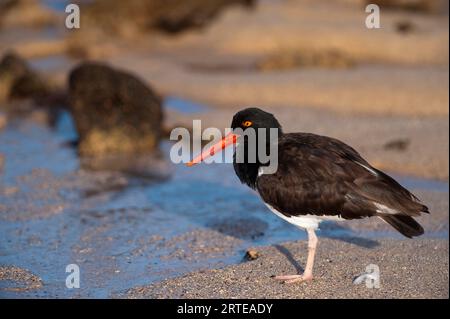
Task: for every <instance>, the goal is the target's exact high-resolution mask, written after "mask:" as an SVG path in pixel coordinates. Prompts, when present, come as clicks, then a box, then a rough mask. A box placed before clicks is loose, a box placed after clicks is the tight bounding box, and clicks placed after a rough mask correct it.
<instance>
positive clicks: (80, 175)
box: [0, 0, 449, 299]
mask: <svg viewBox="0 0 450 319" xmlns="http://www.w3.org/2000/svg"><path fill="white" fill-rule="evenodd" d="M31 2H33V1H31ZM31 2H30V3H31ZM394 2H396V1H394ZM400 2H401V1H400ZM419 2H420V3H422V1H419ZM423 2H424V3H428V2H429V3H431V4H429V6H428V5H425V6H424V7H419V8H415V9H414V10H410V9H408V8H406V9H405V8H404V7H401V6H400V7H399V8H396V9H392V8H390V9H389V8H386V9H384V8H383V9H382V28H381V29H376V30H369V29H367V28H366V27H365V26H364V19H365V17H366V13H365V11H364V4H365V1H362V0H361V1H360V0H336V1H312V0H301V1H290V0H280V1H267V0H260V1H257V4H256V5H255V6H254V7H249V8H243V7H241V6H230V7H229V8H226V9H223V10H222V11H221V12H220V14H217V15H216V16H214V17H213V18H211V21H210V22H208V23H207V24H206V25H205V26H202V27H194V28H192V29H191V28H187V29H186V30H183V32H179V33H174V34H172V33H167V32H162V31H161V30H158V29H151V28H150V29H148V30H147V29H145V30H135V29H134V28H136V26H135V25H133V23H131V24H129V23H128V22H129V21H128V22H121V23H123V24H121V23H118V24H117V30H115V32H116V31H117V32H116V33H117V34H111V33H108V32H106V33H104V32H105V30H103V29H102V28H105V25H103V23H106V22H108V16H107V13H105V17H103V16H102V17H100V16H99V19H98V21H96V19H93V20H88V19H87V20H85V21H89V22H86V25H83V26H82V27H81V29H79V30H70V31H68V30H67V29H65V27H64V25H63V24H62V21H63V20H64V19H63V18H64V7H61V6H60V5H58V6H56V5H54V6H51V7H47V6H44V5H42V4H41V3H40V2H39V1H36V2H34V4H33V7H30V8H29V9H30V10H29V15H28V16H27V17H26V19H25V18H23V17H22V15H21V14H20V10H19V9H20V7H19V9H17V10H14V9H11V10H10V11H7V10H6V11H4V12H3V11H2V10H3V9H2V8H0V19H2V20H1V22H2V23H0V60H1V58H2V57H3V56H4V55H5V54H6V53H8V52H15V53H17V54H18V56H20V57H21V58H23V61H26V63H28V66H29V69H30V70H31V71H29V73H30V74H31V75H32V76H31V79H32V80H33V81H34V80H36V79H37V80H36V81H37V82H38V84H39V83H41V82H42V83H44V84H45V89H46V90H48V91H50V92H51V94H50V95H49V96H46V98H44V99H42V98H41V99H35V98H34V97H33V96H31V97H30V96H25V97H24V98H23V97H22V98H15V99H13V98H9V97H8V91H9V90H11V92H12V91H13V89H14V85H13V84H11V80H10V79H9V78H8V76H3V75H2V74H0V234H1V235H0V252H1V253H0V298H292V299H300V298H339V299H340V298H345V299H346V298H387V299H390V298H395V299H399V298H425V299H429V298H430V299H434V298H437V299H442V298H448V297H449V292H448V283H449V278H448V277H449V271H448V269H449V268H448V263H449V261H448V256H449V251H448V230H449V219H448V218H449V197H448V196H449V188H448V180H449V135H448V132H449V117H448V116H449V109H448V104H449V90H448V85H449V60H448V38H449V30H448V3H447V2H446V1H423ZM24 3H25V5H29V3H28V4H27V3H26V1H25V2H24ZM21 5H23V4H21ZM34 5H36V6H34ZM441 5H443V7H442V8H441ZM86 10H87V9H86ZM181 11H182V10H181ZM197 11H198V10H197ZM86 12H87V11H86ZM94 12H95V11H94ZM94 17H95V14H94ZM138 18H139V17H137V20H139V19H138ZM103 19H104V20H103ZM200 20H201V19H200ZM105 21H106V22H105ZM202 21H203V20H202ZM90 23H93V24H90ZM96 23H97V25H96ZM130 25H131V26H130ZM84 26H85V27H84ZM132 27H133V28H132ZM166 27H167V26H166ZM166 31H167V30H166ZM113 33H114V32H113ZM85 61H97V62H101V63H104V64H105V65H108V66H111V67H114V68H117V70H121V71H124V72H129V73H130V74H131V75H133V76H136V78H137V79H139V81H142V83H143V84H144V85H147V86H148V87H149V88H151V89H152V91H154V92H155V97H154V101H159V100H160V101H161V108H162V110H163V113H164V115H163V121H162V122H161V128H162V132H161V135H162V136H163V138H162V139H161V141H160V143H159V147H158V148H157V149H156V150H154V153H152V154H150V155H148V154H144V155H142V154H140V153H138V152H136V153H131V154H125V155H122V157H119V158H114V160H112V161H110V162H109V161H108V158H107V160H106V161H105V162H106V163H107V164H108V165H110V166H108V165H104V164H105V162H102V161H100V160H99V161H98V162H96V161H95V159H92V158H86V157H82V156H81V154H80V147H79V144H78V143H79V133H80V132H79V128H80V123H76V120H77V118H76V116H74V115H73V109H72V108H71V107H70V105H71V104H73V101H72V100H71V99H73V95H70V94H69V93H70V92H69V91H70V89H71V88H70V87H69V86H70V85H69V74H70V72H71V70H73V68H74V67H75V66H76V65H78V64H80V63H82V62H85ZM5 74H6V73H5ZM33 81H31V84H33V83H35V82H33ZM19 83H20V82H19ZM23 83H25V85H23ZM28 84H29V82H26V81H25V82H22V85H23V86H24V87H25V88H27V85H28ZM31 86H32V85H31ZM16 89H17V88H16ZM20 89H21V87H20V86H19V90H18V91H19V93H22V91H26V90H20ZM123 91H124V92H125V93H124V92H122V94H123V95H122V97H123V96H125V97H126V98H128V97H129V96H131V97H133V94H130V92H128V91H126V90H123ZM38 93H39V92H38ZM45 93H48V92H47V91H46V92H45ZM133 93H134V92H133ZM95 95H96V94H95V93H94V94H93V96H94V98H95ZM99 95H100V94H99ZM11 96H13V94H11ZM116 100H117V99H116ZM137 100H139V98H137ZM111 101H114V99H111ZM111 103H113V102H111ZM155 104H157V103H156V102H155ZM95 105H97V104H95ZM247 106H258V107H261V108H263V109H264V110H266V111H268V112H271V113H273V114H274V115H275V116H276V118H277V119H278V120H279V121H280V123H281V124H282V126H283V129H284V131H285V132H311V133H316V134H320V135H327V136H332V137H335V138H338V139H340V140H342V141H344V142H345V143H347V144H349V145H351V146H352V147H354V148H355V149H356V150H357V151H358V152H360V154H361V155H362V156H363V157H364V158H366V159H367V160H368V161H369V162H370V163H371V164H372V165H373V166H374V167H377V168H379V169H382V170H384V171H386V172H387V173H389V174H390V175H392V176H393V177H394V178H396V179H397V180H398V181H399V182H400V184H402V185H403V186H405V187H406V188H408V189H409V190H411V191H412V192H413V193H414V194H415V195H417V196H418V198H420V200H422V201H423V203H425V204H426V205H427V206H428V207H429V208H430V211H431V214H430V215H422V216H420V217H418V218H417V221H418V222H419V223H420V224H421V225H422V226H423V227H424V229H425V234H424V236H422V237H419V238H415V239H405V238H404V237H401V235H399V234H398V233H397V232H396V231H395V230H393V229H392V228H391V227H390V226H389V225H387V224H385V223H383V222H382V221H381V220H379V219H378V218H370V219H363V220H352V221H346V222H324V223H323V224H321V227H320V231H319V232H318V236H319V248H318V253H317V262H316V266H315V267H316V268H315V279H314V280H313V281H312V282H310V283H301V284H293V285H288V284H283V283H280V282H277V281H275V280H274V279H272V278H271V276H272V275H277V274H291V273H296V272H299V271H302V270H303V268H302V267H304V265H305V262H306V255H307V244H306V240H305V239H306V235H305V233H304V232H303V231H300V230H298V229H296V228H295V227H293V226H291V225H288V224H287V223H285V222H284V221H282V220H280V219H279V218H277V217H276V216H275V215H273V214H272V213H270V211H269V210H268V209H267V208H266V207H265V205H264V204H263V203H262V202H261V200H260V198H259V197H258V196H257V195H256V194H255V193H254V192H252V191H251V190H250V189H247V188H246V187H245V186H243V185H241V184H240V183H239V180H238V178H237V177H236V176H235V173H234V171H233V168H232V165H222V164H220V165H219V164H218V165H197V166H195V167H192V168H187V167H185V166H184V165H176V164H173V163H172V162H171V161H170V159H169V153H170V148H171V146H172V145H173V142H171V141H169V139H168V135H169V133H170V131H171V130H172V129H173V128H175V127H185V128H187V129H189V130H190V129H191V128H192V123H193V122H192V121H193V120H195V119H200V120H201V121H202V128H207V127H216V128H219V129H221V130H222V129H224V128H226V127H228V126H230V122H231V119H232V117H233V114H234V113H236V112H237V111H238V110H240V109H242V108H244V107H247ZM141 109H142V108H141ZM86 114H87V115H91V114H92V112H90V111H89V110H87V111H86ZM124 114H125V115H126V114H127V113H126V112H125V113H124ZM83 115H84V114H82V112H81V116H78V118H83ZM106 116H107V114H106V115H105V117H106ZM92 117H94V116H92ZM124 117H125V116H124ZM139 117H140V116H137V118H139ZM117 118H119V119H120V118H121V116H117ZM100 120H101V119H99V121H100ZM93 122H94V123H95V120H94V121H93ZM118 122H120V120H118ZM77 124H78V126H77ZM82 124H84V123H82ZM139 124H140V123H139ZM144 124H145V123H144ZM158 124H159V123H158ZM127 125H128V126H129V124H126V125H124V126H125V127H126V126H127ZM81 126H82V125H81ZM118 126H120V123H119V125H118ZM136 126H137V125H136ZM155 126H156V125H155ZM150 129H153V127H152V128H150ZM158 134H159V132H158ZM108 135H111V134H108V133H106V134H104V135H101V136H103V137H108ZM137 140H139V139H137ZM94 144H95V143H94ZM97 144H101V143H97ZM118 144H120V143H118ZM122 144H126V143H122ZM152 145H153V144H152ZM94 146H95V145H94ZM77 147H78V148H77ZM94 151H95V147H94ZM99 163H100V164H99ZM102 165H104V166H102ZM124 167H125V168H126V170H125V169H123V168H124ZM249 249H252V250H254V251H256V252H257V253H258V258H257V259H255V260H251V261H248V260H246V259H245V257H244V256H245V253H246V251H247V250H249ZM72 263H75V264H77V265H79V266H80V269H81V271H82V278H81V287H80V288H79V289H68V288H67V287H66V286H65V279H66V276H67V273H66V272H65V267H66V266H67V265H68V264H72ZM369 264H375V265H377V266H378V267H379V269H380V288H374V289H370V288H367V287H366V286H365V284H364V283H362V284H359V285H355V284H353V280H354V278H355V277H357V276H359V275H361V274H362V273H363V272H364V271H365V267H366V266H367V265H369Z"/></svg>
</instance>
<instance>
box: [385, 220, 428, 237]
mask: <svg viewBox="0 0 450 319" xmlns="http://www.w3.org/2000/svg"><path fill="white" fill-rule="evenodd" d="M380 218H381V219H383V220H384V221H385V222H386V223H388V224H389V225H391V226H392V227H394V228H395V229H396V230H398V231H399V232H400V233H401V234H402V235H404V236H406V237H408V238H412V237H414V236H420V235H422V234H423V233H424V230H423V227H422V226H421V225H420V224H419V223H418V222H416V221H415V220H414V218H412V217H410V216H406V215H382V216H380Z"/></svg>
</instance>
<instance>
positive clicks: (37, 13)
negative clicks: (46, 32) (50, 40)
mask: <svg viewBox="0 0 450 319" xmlns="http://www.w3.org/2000/svg"><path fill="white" fill-rule="evenodd" d="M58 21H59V19H58V16H57V15H56V14H55V13H54V12H52V11H51V10H50V9H48V8H46V7H44V6H42V5H41V4H40V1H38V0H1V1H0V28H6V27H10V28H11V27H18V26H20V27H48V26H54V25H56V23H58Z"/></svg>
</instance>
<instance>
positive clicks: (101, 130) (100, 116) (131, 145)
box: [69, 63, 163, 156]
mask: <svg viewBox="0 0 450 319" xmlns="http://www.w3.org/2000/svg"><path fill="white" fill-rule="evenodd" d="M69 90H70V92H69V95H70V102H71V112H72V114H73V118H74V121H75V125H76V128H77V131H78V134H79V144H78V150H79V152H80V154H81V155H87V156H98V155H111V154H124V153H125V154H127V153H140V154H144V153H149V152H151V151H152V150H154V149H155V148H156V147H157V145H158V141H159V139H160V137H161V126H162V119H163V112H162V107H161V100H160V98H159V97H158V96H157V95H156V94H155V93H154V91H153V90H152V89H151V88H149V87H148V86H147V85H145V84H144V83H143V82H142V81H141V80H140V79H138V78H136V77H135V76H133V75H131V74H129V73H126V72H123V71H119V70H115V69H113V68H111V67H109V66H107V65H103V64H99V63H83V64H81V65H80V66H78V67H76V68H75V69H74V70H72V72H71V73H70V76H69Z"/></svg>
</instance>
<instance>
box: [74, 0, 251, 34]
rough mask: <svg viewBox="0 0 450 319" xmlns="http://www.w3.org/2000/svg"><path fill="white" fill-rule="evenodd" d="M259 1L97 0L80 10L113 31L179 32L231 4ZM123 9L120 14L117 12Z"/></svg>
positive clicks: (87, 18) (89, 20) (90, 20)
mask: <svg viewBox="0 0 450 319" xmlns="http://www.w3.org/2000/svg"><path fill="white" fill-rule="evenodd" d="M255 2H256V0H128V1H122V0H97V1H92V2H88V3H86V4H85V5H84V6H83V7H82V8H81V11H82V12H84V16H85V21H86V22H87V23H88V24H89V23H92V24H95V25H97V26H100V27H101V28H102V29H103V30H105V31H108V32H110V33H112V34H117V33H119V34H121V33H124V32H125V33H126V32H136V31H137V32H140V31H147V30H149V29H157V30H160V31H164V32H168V33H177V32H180V31H184V30H186V29H189V28H196V27H203V26H205V25H206V24H208V23H209V22H210V21H211V20H213V19H214V18H215V17H216V16H217V15H218V14H219V13H220V12H221V11H222V10H223V9H225V8H226V7H229V6H232V5H236V4H239V5H243V6H246V7H251V6H252V5H254V3H255ZM117 12H120V15H117Z"/></svg>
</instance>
